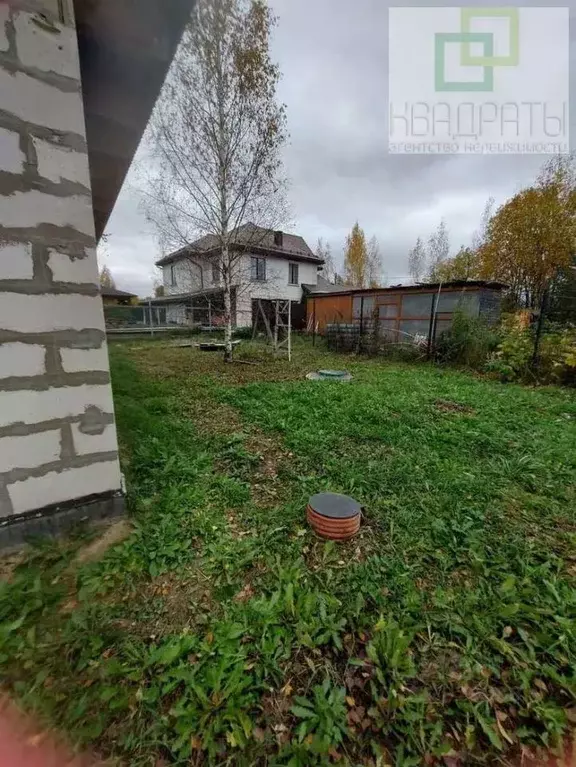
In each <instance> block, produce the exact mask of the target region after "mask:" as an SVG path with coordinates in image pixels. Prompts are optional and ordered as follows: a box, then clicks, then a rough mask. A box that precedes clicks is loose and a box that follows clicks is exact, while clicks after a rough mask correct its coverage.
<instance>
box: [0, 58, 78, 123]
mask: <svg viewBox="0 0 576 767" xmlns="http://www.w3.org/2000/svg"><path fill="white" fill-rule="evenodd" d="M0 93H1V94H2V109H4V110H5V111H6V112H12V114H15V115H16V116H17V117H20V119H22V120H26V122H31V123H34V124H36V125H45V126H46V127H47V128H54V129H55V130H61V131H70V132H71V133H78V134H80V135H81V136H83V135H84V112H83V106H82V99H81V98H79V97H78V93H73V92H72V93H66V92H64V91H61V90H58V88H55V87H54V86H53V85H47V84H46V83H43V82H41V81H40V80H35V79H34V78H32V77H28V75H25V74H23V73H22V72H17V73H16V74H11V73H9V72H7V71H6V70H5V69H1V68H0Z"/></svg>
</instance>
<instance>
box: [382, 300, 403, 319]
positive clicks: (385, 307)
mask: <svg viewBox="0 0 576 767" xmlns="http://www.w3.org/2000/svg"><path fill="white" fill-rule="evenodd" d="M378 311H379V316H380V319H384V318H386V317H397V316H398V304H382V306H380V308H379V310H378Z"/></svg>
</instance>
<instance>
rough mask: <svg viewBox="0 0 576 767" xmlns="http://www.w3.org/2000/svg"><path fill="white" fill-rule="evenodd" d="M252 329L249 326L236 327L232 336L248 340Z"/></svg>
mask: <svg viewBox="0 0 576 767" xmlns="http://www.w3.org/2000/svg"><path fill="white" fill-rule="evenodd" d="M252 334H253V330H252V328H251V327H249V326H248V327H245V328H236V330H235V331H234V338H241V339H243V340H245V341H250V340H251V339H252Z"/></svg>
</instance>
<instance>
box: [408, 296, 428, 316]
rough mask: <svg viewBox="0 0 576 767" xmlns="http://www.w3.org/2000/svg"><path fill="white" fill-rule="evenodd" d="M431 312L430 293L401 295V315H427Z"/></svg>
mask: <svg viewBox="0 0 576 767" xmlns="http://www.w3.org/2000/svg"><path fill="white" fill-rule="evenodd" d="M431 314H432V294H431V293H424V294H423V295H422V294H420V293H407V294H406V295H404V296H402V316H403V317H427V318H428V319H430V315H431Z"/></svg>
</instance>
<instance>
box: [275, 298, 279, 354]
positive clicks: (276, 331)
mask: <svg viewBox="0 0 576 767" xmlns="http://www.w3.org/2000/svg"><path fill="white" fill-rule="evenodd" d="M279 321H280V311H279V301H275V302H274V351H275V352H277V351H278V323H279Z"/></svg>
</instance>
